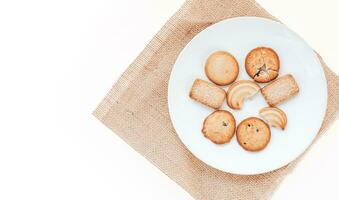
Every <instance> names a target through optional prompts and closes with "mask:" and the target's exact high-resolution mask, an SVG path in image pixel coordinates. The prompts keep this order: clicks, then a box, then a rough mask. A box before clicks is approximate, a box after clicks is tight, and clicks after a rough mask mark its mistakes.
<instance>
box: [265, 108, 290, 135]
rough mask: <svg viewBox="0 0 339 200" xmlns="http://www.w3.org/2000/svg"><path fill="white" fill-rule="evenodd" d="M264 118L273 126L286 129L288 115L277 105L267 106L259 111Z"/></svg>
mask: <svg viewBox="0 0 339 200" xmlns="http://www.w3.org/2000/svg"><path fill="white" fill-rule="evenodd" d="M259 113H260V115H261V116H262V118H264V120H265V121H266V122H267V123H268V124H269V125H270V126H272V127H275V128H278V129H281V130H284V129H285V127H286V124H287V117H286V114H285V112H284V111H282V110H281V109H279V108H277V107H266V108H262V109H260V111H259Z"/></svg>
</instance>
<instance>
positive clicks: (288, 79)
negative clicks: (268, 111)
mask: <svg viewBox="0 0 339 200" xmlns="http://www.w3.org/2000/svg"><path fill="white" fill-rule="evenodd" d="M298 92H299V87H298V84H297V82H296V81H295V79H294V78H293V76H292V75H291V74H287V75H284V76H281V77H279V78H278V79H276V80H275V81H273V82H272V83H270V84H268V85H266V86H265V87H263V88H262V89H261V93H262V94H263V96H264V98H265V100H266V102H267V103H268V104H269V105H270V106H276V105H277V104H279V103H281V102H283V101H285V100H287V99H289V98H291V97H293V96H294V95H296V94H297V93H298Z"/></svg>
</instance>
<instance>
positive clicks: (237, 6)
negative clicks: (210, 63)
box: [94, 0, 339, 200]
mask: <svg viewBox="0 0 339 200" xmlns="http://www.w3.org/2000/svg"><path fill="white" fill-rule="evenodd" d="M238 16H258V17H265V18H269V19H275V18H274V17H273V16H271V15H270V14H269V13H267V12H266V11H265V10H264V9H263V8H261V7H260V6H259V5H258V4H257V3H256V2H255V1H252V0H213V1H209V0H190V1H187V2H185V4H184V5H183V6H182V7H181V8H180V9H179V11H177V12H176V13H175V14H174V16H173V17H171V19H170V20H169V21H168V22H167V23H166V24H165V25H164V26H163V27H162V28H161V30H160V31H159V32H158V33H157V34H156V35H155V36H154V38H153V39H152V40H151V42H150V43H149V44H148V45H147V46H146V48H145V49H144V50H143V51H142V52H141V54H140V55H139V56H138V57H137V58H136V59H135V61H134V62H133V63H132V64H131V65H130V66H129V67H128V69H127V70H126V71H125V72H124V73H123V74H122V76H121V78H120V79H119V80H118V81H117V82H116V83H115V84H114V85H113V87H112V89H111V90H110V92H109V93H108V94H107V96H106V97H105V98H104V100H103V101H102V102H101V103H100V105H99V106H98V108H97V109H96V110H95V111H94V115H95V116H96V117H97V118H98V119H99V120H100V121H101V122H102V123H104V124H105V125H106V126H107V127H108V128H110V129H111V130H113V131H114V132H115V133H116V134H118V135H119V136H120V137H121V138H122V139H123V140H124V141H125V142H126V143H128V144H129V145H130V146H132V147H133V148H134V149H135V150H136V151H137V152H139V153H140V154H141V155H142V156H144V157H145V158H147V159H148V160H149V161H150V162H152V163H153V164H154V165H155V166H157V167H158V168H159V169H160V170H161V171H163V172H164V173H165V174H166V175H167V176H169V177H170V178H171V179H172V180H174V181H175V182H176V183H178V184H179V185H180V186H181V187H183V188H184V189H185V190H186V191H187V192H189V193H190V194H191V195H192V196H193V197H194V198H195V199H199V200H206V199H210V200H221V199H246V200H248V199H268V198H269V197H270V196H271V195H272V193H273V191H274V190H275V189H276V188H277V186H278V185H279V183H280V182H281V180H282V179H283V178H284V177H285V176H286V174H287V173H289V172H290V171H291V170H292V169H293V167H294V166H295V164H296V163H297V162H298V160H299V159H300V158H299V159H297V160H296V161H294V162H292V163H290V164H289V165H288V166H285V167H283V168H281V169H279V170H276V171H273V172H269V173H265V174H261V175H253V176H239V175H233V174H229V173H225V172H221V171H219V170H216V169H214V168H211V167H209V166H207V165H206V164H204V163H202V162H201V161H200V160H198V159H197V158H195V157H194V156H193V155H192V154H191V153H190V152H189V151H188V150H187V149H186V148H185V146H184V145H183V144H182V143H181V141H180V140H179V138H178V136H177V134H176V133H175V130H174V129H173V127H172V124H171V120H170V117H169V113H168V108H167V86H168V80H169V76H170V72H171V69H172V67H173V64H174V62H175V60H176V58H177V56H178V54H179V53H180V51H181V50H182V49H183V48H184V47H185V45H186V44H187V43H188V42H189V41H190V40H191V39H192V38H193V37H194V36H195V35H196V34H198V33H199V32H200V31H202V30H203V29H205V28H206V27H208V26H210V25H212V24H214V23H216V22H218V21H221V20H223V19H227V18H232V17H238ZM275 20H276V19H275ZM321 61H322V60H321ZM322 65H323V68H324V70H325V72H326V78H327V83H328V96H329V98H328V108H327V113H326V117H325V119H324V122H323V125H322V128H321V130H320V132H319V133H322V132H324V130H325V129H326V128H327V127H328V126H329V125H330V124H331V123H332V122H333V121H334V120H335V119H336V118H337V115H338V108H339V105H338V101H337V99H338V97H339V96H338V94H339V91H338V90H339V88H338V85H339V79H338V77H337V76H336V75H335V74H334V73H333V72H331V71H330V70H329V69H328V68H327V67H326V65H325V63H324V62H322ZM319 135H321V134H319ZM319 135H318V137H319Z"/></svg>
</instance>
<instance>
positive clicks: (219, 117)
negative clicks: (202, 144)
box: [202, 110, 236, 144]
mask: <svg viewBox="0 0 339 200" xmlns="http://www.w3.org/2000/svg"><path fill="white" fill-rule="evenodd" d="M235 128H236V124H235V119H234V117H233V115H232V114H231V113H230V112H228V111H225V110H217V111H214V112H213V113H212V114H210V115H209V116H207V118H206V119H205V121H204V124H203V128H202V133H203V134H204V136H205V137H206V138H208V139H209V140H211V141H212V142H214V143H215V144H225V143H227V142H229V141H230V140H231V139H232V137H233V135H234V132H235Z"/></svg>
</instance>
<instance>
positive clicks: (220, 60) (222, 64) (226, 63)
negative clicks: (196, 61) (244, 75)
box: [205, 51, 239, 86]
mask: <svg viewBox="0 0 339 200" xmlns="http://www.w3.org/2000/svg"><path fill="white" fill-rule="evenodd" d="M205 73H206V76H207V78H208V79H209V80H210V81H212V82H213V83H215V84H217V85H220V86H225V85H229V84H231V83H233V82H234V81H235V79H237V77H238V74H239V64H238V62H237V60H236V59H235V57H234V56H233V55H231V54H230V53H228V52H226V51H217V52H214V53H213V54H211V55H210V56H209V57H208V59H207V61H206V64H205Z"/></svg>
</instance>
